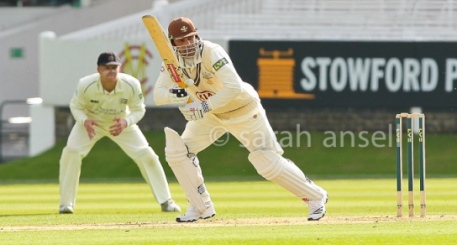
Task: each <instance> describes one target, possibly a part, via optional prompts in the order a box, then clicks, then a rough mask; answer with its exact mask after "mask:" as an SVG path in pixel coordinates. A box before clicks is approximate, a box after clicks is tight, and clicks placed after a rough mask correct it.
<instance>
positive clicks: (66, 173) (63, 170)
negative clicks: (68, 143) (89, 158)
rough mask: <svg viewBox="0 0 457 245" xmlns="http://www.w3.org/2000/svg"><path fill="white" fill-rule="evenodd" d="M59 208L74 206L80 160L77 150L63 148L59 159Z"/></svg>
mask: <svg viewBox="0 0 457 245" xmlns="http://www.w3.org/2000/svg"><path fill="white" fill-rule="evenodd" d="M59 164H60V169H59V183H60V206H71V207H74V206H75V202H76V192H77V191H78V185H79V176H80V175H81V164H82V158H81V154H80V153H79V151H78V150H76V149H72V148H68V147H65V148H64V149H63V150H62V156H61V157H60V163H59Z"/></svg>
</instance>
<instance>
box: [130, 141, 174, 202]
mask: <svg viewBox="0 0 457 245" xmlns="http://www.w3.org/2000/svg"><path fill="white" fill-rule="evenodd" d="M134 161H135V163H136V164H137V165H138V168H139V169H140V172H141V174H142V175H143V178H144V179H145V180H146V182H147V183H148V185H149V187H150V188H151V191H152V193H153V194H154V197H155V199H156V201H157V202H158V203H159V204H160V203H164V202H166V201H167V200H169V199H171V194H170V189H169V188H168V183H167V179H166V177H165V172H164V171H163V168H162V165H161V164H160V161H159V157H158V156H157V154H156V153H155V152H154V151H153V150H152V149H151V148H150V147H148V148H145V149H143V150H140V151H139V152H138V153H136V156H135V157H134Z"/></svg>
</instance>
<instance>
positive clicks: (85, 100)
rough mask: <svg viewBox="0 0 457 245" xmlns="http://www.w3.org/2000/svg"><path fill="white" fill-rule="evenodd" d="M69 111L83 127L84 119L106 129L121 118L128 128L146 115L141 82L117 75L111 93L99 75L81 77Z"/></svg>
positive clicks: (130, 77) (127, 76)
mask: <svg viewBox="0 0 457 245" xmlns="http://www.w3.org/2000/svg"><path fill="white" fill-rule="evenodd" d="M70 109H71V113H72V114H73V117H74V118H75V120H76V121H77V122H79V123H82V124H84V121H85V120H86V119H92V120H96V121H97V122H98V123H99V126H100V127H102V128H106V129H108V128H109V126H111V125H113V123H114V122H113V118H114V117H120V118H124V119H125V120H126V121H127V124H128V125H129V126H130V125H133V124H136V123H137V122H138V121H139V120H141V118H143V116H144V114H145V112H146V109H145V105H144V97H143V92H142V90H141V84H140V82H139V81H138V79H136V78H134V77H133V76H130V75H128V74H125V73H118V79H117V82H116V87H115V88H114V90H113V91H111V92H107V91H106V90H105V89H103V86H102V83H101V81H100V74H99V73H94V74H92V75H89V76H86V77H83V78H81V79H80V80H79V82H78V85H77V89H76V93H75V94H74V96H73V98H72V99H71V101H70Z"/></svg>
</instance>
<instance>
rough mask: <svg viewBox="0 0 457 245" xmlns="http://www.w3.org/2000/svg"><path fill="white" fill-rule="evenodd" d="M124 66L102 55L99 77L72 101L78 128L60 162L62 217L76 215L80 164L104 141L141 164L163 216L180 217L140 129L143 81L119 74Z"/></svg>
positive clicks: (89, 79) (80, 89)
mask: <svg viewBox="0 0 457 245" xmlns="http://www.w3.org/2000/svg"><path fill="white" fill-rule="evenodd" d="M120 65H121V62H120V59H119V57H118V56H117V55H116V54H114V53H112V52H105V53H102V54H100V56H99V57H98V61H97V71H98V73H94V74H92V75H89V76H86V77H83V78H82V79H81V80H80V81H79V83H78V85H77V90H76V93H75V95H74V96H73V98H72V99H71V102H70V109H71V113H72V114H73V117H74V118H75V120H76V123H75V125H74V126H73V128H72V130H71V133H70V135H69V137H68V141H67V145H66V147H65V148H64V149H63V151H62V156H61V158H60V175H59V182H60V209H59V213H61V214H67V213H73V211H74V207H75V202H76V192H77V189H78V184H79V177H80V174H81V163H82V159H83V158H84V157H85V156H86V155H87V154H88V153H89V151H90V150H91V149H92V147H93V146H94V145H95V143H96V142H97V141H99V140H100V139H101V138H103V137H105V136H106V137H108V138H110V139H111V140H113V141H114V142H115V143H116V144H117V145H119V147H120V148H121V149H122V150H123V151H124V152H125V153H126V154H127V155H128V156H129V157H131V158H132V159H133V161H134V162H135V163H136V164H137V165H138V167H139V169H140V172H141V174H142V175H143V177H144V179H145V180H146V182H147V183H148V185H149V187H150V188H151V190H152V193H153V195H154V197H155V199H156V201H157V202H158V203H160V204H161V209H162V211H163V212H181V209H180V208H179V206H177V205H176V204H175V202H174V201H173V200H172V199H171V194H170V190H169V188H168V183H167V180H166V177H165V173H164V171H163V168H162V165H161V163H160V161H159V157H158V156H157V154H156V153H155V152H154V151H153V150H152V148H151V147H150V146H149V144H148V142H147V140H146V138H145V137H144V135H143V133H142V132H141V131H140V129H139V127H138V125H137V124H136V123H137V122H138V121H139V120H140V119H141V118H143V116H144V114H145V111H146V109H145V105H144V98H143V92H142V90H141V85H140V82H139V81H138V80H137V79H136V78H134V77H132V76H130V75H127V74H124V73H120V72H119V70H120ZM107 164H109V163H108V162H107Z"/></svg>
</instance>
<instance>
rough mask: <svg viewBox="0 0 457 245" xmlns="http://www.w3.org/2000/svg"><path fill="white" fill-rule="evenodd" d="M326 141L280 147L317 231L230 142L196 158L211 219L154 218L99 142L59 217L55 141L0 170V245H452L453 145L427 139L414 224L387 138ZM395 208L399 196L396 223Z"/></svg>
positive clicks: (145, 197) (129, 169)
mask: <svg viewBox="0 0 457 245" xmlns="http://www.w3.org/2000/svg"><path fill="white" fill-rule="evenodd" d="M147 137H148V140H149V142H150V143H151V145H152V146H153V148H154V149H155V150H156V152H157V153H158V154H159V156H160V158H161V159H164V156H163V149H164V143H163V142H164V138H163V133H162V132H148V133H147ZM325 137H326V135H324V134H313V135H312V138H313V141H312V145H308V146H303V145H302V146H300V147H285V151H286V153H285V156H286V157H288V158H291V159H293V160H294V161H295V162H296V163H297V165H298V166H299V167H300V168H301V169H303V170H304V172H305V173H306V174H307V175H309V176H310V177H311V178H313V179H314V180H315V181H316V183H318V184H319V185H321V186H323V187H324V188H325V189H327V191H328V192H329V195H330V198H329V203H328V204H327V215H326V217H324V218H323V219H322V220H321V221H319V222H308V221H307V220H306V218H307V214H308V208H307V207H306V206H305V205H303V204H302V203H301V201H299V200H297V198H295V197H294V196H292V195H291V194H290V193H288V192H287V191H285V190H283V189H282V188H280V187H279V186H277V185H275V184H273V183H270V182H268V181H266V180H263V179H262V178H261V177H259V176H258V175H257V173H256V171H255V169H254V168H253V167H252V165H250V164H249V162H248V161H247V159H246V158H247V155H248V153H247V151H246V150H245V149H243V148H241V147H239V144H238V142H236V141H234V140H231V141H229V142H228V143H227V144H226V145H225V146H224V147H216V146H211V147H210V149H208V150H207V151H204V152H202V153H201V154H199V158H200V161H201V165H202V168H203V172H204V174H205V178H206V179H207V187H208V189H209V190H210V192H211V195H212V198H213V201H214V203H215V206H216V211H217V215H216V216H215V217H214V218H213V219H209V220H200V221H198V222H196V223H191V224H180V223H176V222H175V221H174V219H175V217H176V215H177V213H162V212H160V207H159V205H158V204H156V203H155V200H154V199H153V196H152V194H151V192H150V190H149V189H148V187H147V185H146V183H145V182H144V181H143V180H142V179H141V176H140V174H139V171H138V169H137V167H136V166H135V164H134V163H133V162H132V161H131V160H130V159H128V157H126V156H125V154H123V153H122V152H121V151H120V150H119V148H118V147H117V146H115V145H114V144H113V143H111V142H110V141H108V140H102V141H101V142H100V143H98V144H97V145H96V146H95V147H94V149H93V150H92V152H91V153H90V154H89V156H88V157H87V158H85V159H84V161H83V167H82V176H81V185H80V188H79V191H78V200H77V205H76V209H75V214H73V215H59V214H58V213H57V211H58V202H59V186H58V181H57V180H58V160H59V157H60V152H61V150H62V148H63V146H64V144H63V142H59V143H58V144H57V145H56V146H55V147H54V148H52V149H50V150H49V151H46V152H44V153H43V154H41V155H39V156H36V157H32V158H24V159H19V160H16V161H13V162H8V163H3V164H0V244H188V243H196V244H405V243H414V244H430V243H433V244H453V243H454V242H455V241H456V240H457V233H456V232H455V227H456V226H457V211H456V204H457V190H456V188H455V186H457V175H456V173H457V164H455V163H456V162H457V154H455V145H456V144H457V136H454V135H427V174H428V177H427V217H426V218H419V217H418V214H419V197H418V193H417V191H416V217H414V218H409V217H407V215H405V217H403V218H397V217H396V190H395V147H394V144H393V142H391V141H392V138H389V140H388V141H386V142H385V145H384V146H383V147H378V146H379V145H378V146H376V147H375V146H373V145H368V146H367V147H360V145H359V146H357V144H359V143H360V142H361V143H364V142H363V141H357V140H356V141H355V142H352V141H351V139H347V138H345V139H343V140H342V141H339V140H340V139H338V141H339V142H340V145H338V146H335V147H324V146H323V145H322V144H320V143H319V142H324V141H325V140H326V138H325ZM294 140H295V139H294ZM343 144H344V146H343ZM354 144H355V146H353V145H354ZM107 155H109V156H110V157H109V158H107V157H106V156H107ZM162 161H163V160H162ZM163 165H164V169H165V172H166V174H167V177H168V179H169V181H170V188H171V191H172V194H173V198H174V199H175V200H176V201H177V202H178V204H180V205H181V206H182V207H183V208H184V209H186V206H187V202H186V200H185V197H184V194H183V192H182V190H181V188H180V187H179V186H178V184H177V183H176V181H175V179H174V176H173V174H172V172H171V170H170V168H169V167H168V166H167V165H166V163H165V162H163ZM416 182H417V181H416ZM405 185H406V182H405ZM416 186H418V183H416ZM405 187H406V186H405ZM416 190H417V189H416ZM406 199H407V197H406V194H405V196H404V204H405V207H404V213H405V214H407V210H406V203H407V200H406Z"/></svg>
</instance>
